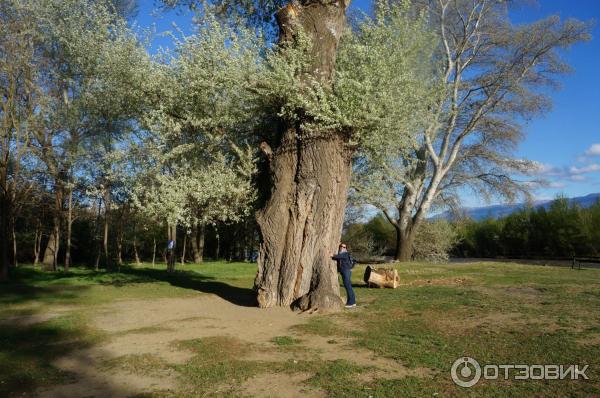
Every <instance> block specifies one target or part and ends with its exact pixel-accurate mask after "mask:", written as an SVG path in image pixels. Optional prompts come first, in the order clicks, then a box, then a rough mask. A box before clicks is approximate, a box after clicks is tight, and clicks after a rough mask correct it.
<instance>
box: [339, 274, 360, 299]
mask: <svg viewBox="0 0 600 398" xmlns="http://www.w3.org/2000/svg"><path fill="white" fill-rule="evenodd" d="M340 274H342V281H343V282H344V287H345V288H346V297H347V301H346V305H353V304H356V297H355V296H354V290H352V269H341V270H340Z"/></svg>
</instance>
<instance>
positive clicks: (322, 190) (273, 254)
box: [255, 0, 352, 311]
mask: <svg viewBox="0 0 600 398" xmlns="http://www.w3.org/2000/svg"><path fill="white" fill-rule="evenodd" d="M347 5H348V3H346V2H343V1H335V0H334V1H327V2H325V1H322V0H321V1H311V0H305V1H301V2H300V3H290V4H288V6H287V7H285V8H283V9H281V10H280V11H279V12H278V14H277V20H278V23H279V26H280V32H281V37H280V42H281V44H282V45H294V44H293V40H294V34H295V32H296V31H297V30H298V26H301V27H302V28H303V30H304V32H305V33H306V34H307V35H308V36H309V37H310V38H311V42H312V49H311V52H312V54H310V55H312V57H311V59H312V60H313V61H312V65H311V67H310V70H309V71H307V74H308V76H307V78H308V79H310V78H314V79H317V80H319V81H321V82H323V83H325V84H329V83H330V82H331V79H332V76H333V73H334V69H335V58H336V52H337V46H338V42H339V38H340V35H341V33H342V31H343V29H344V25H345V11H346V7H347ZM267 144H270V143H267ZM273 144H274V143H273ZM351 155H352V153H351V151H350V150H349V149H348V148H347V146H346V138H345V137H344V135H343V134H342V132H339V131H326V132H320V133H319V136H317V137H314V136H312V137H311V136H310V135H308V136H307V135H306V133H305V132H304V131H302V130H301V129H300V128H299V126H293V125H289V126H286V127H285V128H284V129H283V131H282V132H281V141H280V143H279V144H278V147H276V148H274V149H273V150H272V155H271V156H269V158H270V164H269V168H270V170H269V171H270V177H271V191H270V197H269V198H268V200H267V201H266V203H265V205H264V207H263V208H262V209H261V210H260V211H258V212H257V217H256V219H257V222H258V226H259V230H260V237H261V247H260V254H259V259H258V274H257V276H256V280H255V286H256V288H257V291H258V295H257V299H258V304H259V306H260V307H273V306H289V305H291V304H293V305H294V307H297V308H300V309H302V310H307V309H319V310H322V311H331V310H337V309H340V308H342V307H343V304H344V303H343V301H342V299H341V297H340V292H339V282H338V277H337V269H336V266H335V263H334V262H333V261H332V260H331V255H332V254H333V253H334V252H335V251H336V248H337V247H338V245H339V241H340V237H341V232H342V231H341V230H342V222H343V218H344V209H345V207H346V199H347V191H348V185H349V180H350V172H351Z"/></svg>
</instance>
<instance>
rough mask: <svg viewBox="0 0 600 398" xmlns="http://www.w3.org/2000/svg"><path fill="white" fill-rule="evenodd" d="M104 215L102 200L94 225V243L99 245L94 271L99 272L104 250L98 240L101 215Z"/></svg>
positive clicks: (99, 202)
mask: <svg viewBox="0 0 600 398" xmlns="http://www.w3.org/2000/svg"><path fill="white" fill-rule="evenodd" d="M101 214H102V199H98V213H97V214H96V223H95V225H94V241H95V242H96V243H97V245H96V247H97V252H96V261H95V262H94V270H96V271H98V269H99V268H100V256H101V253H102V248H101V245H100V239H99V238H98V231H99V229H100V215H101Z"/></svg>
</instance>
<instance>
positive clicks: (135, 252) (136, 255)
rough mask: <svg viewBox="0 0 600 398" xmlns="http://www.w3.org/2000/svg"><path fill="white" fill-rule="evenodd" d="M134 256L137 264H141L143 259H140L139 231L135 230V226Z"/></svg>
mask: <svg viewBox="0 0 600 398" xmlns="http://www.w3.org/2000/svg"><path fill="white" fill-rule="evenodd" d="M133 256H134V258H135V265H140V264H141V261H140V254H139V252H138V248H137V232H136V231H135V228H134V230H133Z"/></svg>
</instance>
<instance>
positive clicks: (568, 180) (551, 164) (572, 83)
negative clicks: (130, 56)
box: [135, 0, 600, 206]
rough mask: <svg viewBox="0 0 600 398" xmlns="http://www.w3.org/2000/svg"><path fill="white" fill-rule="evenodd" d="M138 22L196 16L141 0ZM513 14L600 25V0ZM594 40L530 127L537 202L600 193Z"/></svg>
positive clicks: (579, 49) (526, 150) (574, 53)
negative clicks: (541, 181)
mask: <svg viewBox="0 0 600 398" xmlns="http://www.w3.org/2000/svg"><path fill="white" fill-rule="evenodd" d="M139 3H140V7H139V13H138V15H137V17H136V18H135V20H136V22H137V23H138V25H139V26H140V27H144V28H145V27H149V26H151V25H154V26H155V27H156V32H157V33H159V32H165V31H169V30H171V31H172V30H173V26H172V25H173V23H176V24H177V26H179V27H180V28H181V29H182V30H183V31H184V32H185V33H190V30H191V29H190V26H191V24H190V20H191V14H190V13H189V12H187V11H185V10H178V11H169V12H167V13H165V12H162V13H154V12H153V8H154V6H155V3H154V1H152V0H145V1H144V0H140V2H139ZM528 3H529V4H528V5H527V6H525V5H524V6H521V7H520V8H519V9H516V10H513V11H512V13H511V18H512V19H513V21H515V22H517V23H521V22H531V21H534V20H536V19H540V18H544V17H546V16H549V15H553V14H558V15H560V16H561V18H565V19H566V18H570V17H574V18H578V19H581V20H586V21H587V20H595V21H597V22H600V1H598V0H540V1H539V2H537V3H534V2H528ZM370 4H371V1H370V0H356V1H354V2H353V3H352V5H351V7H353V8H360V9H363V10H366V11H368V9H369V7H370ZM592 35H593V38H592V40H591V41H590V42H587V43H581V44H578V45H576V46H575V47H573V48H571V49H570V50H568V51H566V52H564V54H563V55H564V59H565V60H567V62H568V63H569V64H570V65H571V66H572V67H573V69H574V72H573V73H571V74H569V75H566V76H564V77H562V78H561V80H560V83H561V88H560V89H559V90H558V91H556V92H553V93H552V94H551V96H552V99H553V102H554V106H553V109H552V110H551V111H550V112H549V113H547V114H545V115H543V116H541V117H538V118H536V119H534V120H532V121H529V122H528V123H526V124H525V126H524V129H525V133H526V138H525V140H524V141H523V142H522V144H521V145H520V146H519V148H518V150H517V155H518V156H519V157H523V158H527V159H530V160H535V161H536V162H539V164H540V170H539V174H540V176H541V177H543V178H545V179H547V180H548V181H549V182H550V186H549V187H546V188H544V189H540V190H538V191H537V192H535V195H536V197H537V198H538V199H548V198H553V197H555V196H556V195H557V194H565V195H567V196H571V197H573V196H582V195H586V194H588V193H592V192H600V26H599V24H598V23H595V24H594V28H593V32H592ZM170 45H172V42H171V39H170V38H169V37H156V38H155V39H154V40H153V42H152V46H153V51H155V50H156V48H158V47H159V46H170ZM484 204H485V203H483V202H482V200H481V199H480V198H476V197H474V196H473V195H464V197H463V205H464V206H478V205H484Z"/></svg>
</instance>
